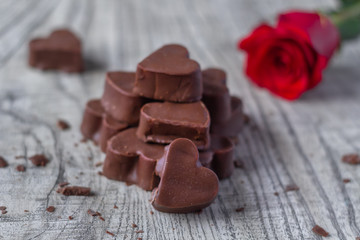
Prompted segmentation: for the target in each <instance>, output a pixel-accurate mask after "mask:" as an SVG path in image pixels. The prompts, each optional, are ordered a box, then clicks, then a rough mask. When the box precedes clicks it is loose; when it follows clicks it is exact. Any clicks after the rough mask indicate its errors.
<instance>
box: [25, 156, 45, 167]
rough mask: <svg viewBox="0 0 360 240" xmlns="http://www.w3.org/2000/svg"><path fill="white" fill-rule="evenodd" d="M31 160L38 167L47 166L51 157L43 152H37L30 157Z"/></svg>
mask: <svg viewBox="0 0 360 240" xmlns="http://www.w3.org/2000/svg"><path fill="white" fill-rule="evenodd" d="M29 160H30V161H31V162H32V163H33V164H34V165H35V166H37V167H40V166H41V167H45V166H46V164H48V162H49V159H48V158H47V157H46V156H45V155H43V154H36V155H34V156H32V157H30V158H29Z"/></svg>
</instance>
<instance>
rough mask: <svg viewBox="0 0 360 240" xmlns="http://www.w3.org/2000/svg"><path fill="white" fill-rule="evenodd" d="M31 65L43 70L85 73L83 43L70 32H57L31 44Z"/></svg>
mask: <svg viewBox="0 0 360 240" xmlns="http://www.w3.org/2000/svg"><path fill="white" fill-rule="evenodd" d="M29 64H30V66H33V67H35V68H40V69H43V70H47V69H57V70H62V71H65V72H81V71H83V60H82V55H81V41H80V40H79V39H78V38H77V37H76V36H75V35H74V34H73V33H72V32H70V31H69V30H67V29H60V30H56V31H54V32H53V33H51V35H50V36H49V37H48V38H36V39H33V40H31V42H30V43H29Z"/></svg>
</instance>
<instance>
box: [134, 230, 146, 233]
mask: <svg viewBox="0 0 360 240" xmlns="http://www.w3.org/2000/svg"><path fill="white" fill-rule="evenodd" d="M135 232H136V233H143V232H144V231H143V230H137V231H135Z"/></svg>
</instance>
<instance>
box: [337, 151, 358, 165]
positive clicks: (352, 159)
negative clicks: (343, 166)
mask: <svg viewBox="0 0 360 240" xmlns="http://www.w3.org/2000/svg"><path fill="white" fill-rule="evenodd" d="M341 160H342V161H343V162H344V163H348V164H351V165H356V164H360V156H359V154H356V153H353V154H346V155H344V156H343V157H342V159H341Z"/></svg>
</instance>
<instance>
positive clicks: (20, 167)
mask: <svg viewBox="0 0 360 240" xmlns="http://www.w3.org/2000/svg"><path fill="white" fill-rule="evenodd" d="M16 170H17V171H18V172H25V170H26V168H25V166H24V165H22V164H20V165H17V166H16Z"/></svg>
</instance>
